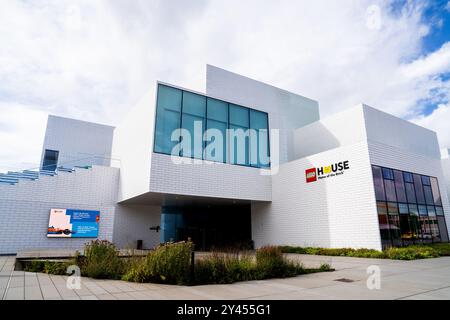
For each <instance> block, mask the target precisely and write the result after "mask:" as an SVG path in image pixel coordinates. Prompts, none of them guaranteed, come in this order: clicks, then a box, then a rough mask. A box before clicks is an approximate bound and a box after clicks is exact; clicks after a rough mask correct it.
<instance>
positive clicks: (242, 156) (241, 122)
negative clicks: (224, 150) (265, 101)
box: [229, 104, 250, 165]
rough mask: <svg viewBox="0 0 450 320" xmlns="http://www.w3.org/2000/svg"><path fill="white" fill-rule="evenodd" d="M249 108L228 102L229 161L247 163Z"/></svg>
mask: <svg viewBox="0 0 450 320" xmlns="http://www.w3.org/2000/svg"><path fill="white" fill-rule="evenodd" d="M249 118H250V114H249V110H248V109H247V108H244V107H241V106H238V105H235V104H230V129H232V131H230V134H229V150H230V163H232V164H240V165H249V164H250V159H249V153H250V152H249V151H250V148H249V147H250V143H249V140H250V137H249V135H248V134H249V131H248V129H249V127H250V123H249Z"/></svg>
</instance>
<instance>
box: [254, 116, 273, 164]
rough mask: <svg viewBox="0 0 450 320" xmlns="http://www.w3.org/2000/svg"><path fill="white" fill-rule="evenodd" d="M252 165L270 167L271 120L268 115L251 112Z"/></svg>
mask: <svg viewBox="0 0 450 320" xmlns="http://www.w3.org/2000/svg"><path fill="white" fill-rule="evenodd" d="M250 129H252V130H254V131H253V132H252V133H251V134H252V135H251V136H250V163H251V165H252V166H255V167H268V166H269V119H268V117H267V113H265V112H261V111H256V110H250Z"/></svg>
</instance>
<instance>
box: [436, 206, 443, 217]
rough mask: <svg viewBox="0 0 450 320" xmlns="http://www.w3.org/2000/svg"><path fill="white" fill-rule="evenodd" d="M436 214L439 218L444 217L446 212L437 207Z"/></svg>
mask: <svg viewBox="0 0 450 320" xmlns="http://www.w3.org/2000/svg"><path fill="white" fill-rule="evenodd" d="M436 214H437V215H438V216H443V215H444V210H443V209H442V207H436Z"/></svg>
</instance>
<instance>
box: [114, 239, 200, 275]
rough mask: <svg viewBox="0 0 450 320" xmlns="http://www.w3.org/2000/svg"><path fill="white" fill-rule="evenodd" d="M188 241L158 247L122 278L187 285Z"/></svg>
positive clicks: (188, 271) (189, 260) (190, 249)
mask: <svg viewBox="0 0 450 320" xmlns="http://www.w3.org/2000/svg"><path fill="white" fill-rule="evenodd" d="M192 250H193V244H192V242H190V241H187V242H185V241H181V242H176V243H173V242H170V243H166V244H163V245H160V246H158V247H157V248H156V249H155V250H154V251H152V252H150V253H149V254H148V255H147V257H146V258H145V259H143V260H142V261H140V262H138V263H136V264H135V265H134V266H132V267H131V268H130V269H129V270H128V271H127V272H126V274H125V275H124V276H123V277H122V279H123V280H126V281H134V282H157V283H169V284H188V283H189V282H190V273H191V252H192Z"/></svg>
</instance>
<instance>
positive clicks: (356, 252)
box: [280, 243, 450, 260]
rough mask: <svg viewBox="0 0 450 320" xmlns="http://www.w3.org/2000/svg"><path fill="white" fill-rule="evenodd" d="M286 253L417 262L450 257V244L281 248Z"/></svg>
mask: <svg viewBox="0 0 450 320" xmlns="http://www.w3.org/2000/svg"><path fill="white" fill-rule="evenodd" d="M280 249H281V251H282V252H284V253H298V254H311V255H325V256H341V257H357V258H377V259H394V260H416V259H428V258H437V257H443V256H450V243H432V244H426V245H412V246H407V247H399V248H389V249H386V250H383V251H378V250H373V249H352V248H338V249H334V248H314V247H294V246H281V247H280Z"/></svg>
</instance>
